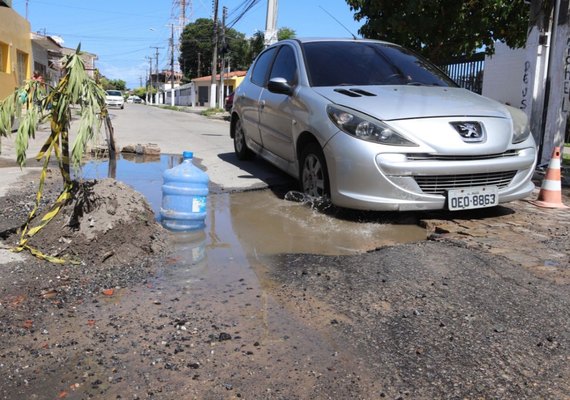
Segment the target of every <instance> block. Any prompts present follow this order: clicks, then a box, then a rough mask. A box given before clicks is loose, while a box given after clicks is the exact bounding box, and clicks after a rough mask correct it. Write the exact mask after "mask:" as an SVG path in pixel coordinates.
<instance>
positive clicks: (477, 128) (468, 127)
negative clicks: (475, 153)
mask: <svg viewBox="0 0 570 400" xmlns="http://www.w3.org/2000/svg"><path fill="white" fill-rule="evenodd" d="M450 124H451V126H453V127H454V128H455V130H456V131H457V133H459V136H461V139H463V141H464V142H468V143H480V142H483V141H484V140H485V131H484V130H483V126H482V125H481V124H480V123H479V122H475V121H465V122H450Z"/></svg>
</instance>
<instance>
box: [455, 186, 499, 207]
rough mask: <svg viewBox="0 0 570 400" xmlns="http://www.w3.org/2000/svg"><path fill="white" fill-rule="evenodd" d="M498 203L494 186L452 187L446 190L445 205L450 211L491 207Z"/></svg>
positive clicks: (497, 194) (497, 195)
mask: <svg viewBox="0 0 570 400" xmlns="http://www.w3.org/2000/svg"><path fill="white" fill-rule="evenodd" d="M498 204H499V189H498V188H497V187H496V186H479V187H470V188H465V189H453V190H449V191H448V192H447V206H448V208H449V209H450V210H451V211H457V210H470V209H473V208H484V207H493V206H496V205H498Z"/></svg>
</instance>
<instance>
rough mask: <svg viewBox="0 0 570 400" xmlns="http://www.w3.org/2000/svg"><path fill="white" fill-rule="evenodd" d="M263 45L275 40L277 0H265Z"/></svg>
mask: <svg viewBox="0 0 570 400" xmlns="http://www.w3.org/2000/svg"><path fill="white" fill-rule="evenodd" d="M264 37H265V47H267V46H269V45H271V44H273V43H275V42H277V0H267V16H266V18H265V35H264Z"/></svg>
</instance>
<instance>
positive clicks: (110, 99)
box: [105, 90, 125, 110]
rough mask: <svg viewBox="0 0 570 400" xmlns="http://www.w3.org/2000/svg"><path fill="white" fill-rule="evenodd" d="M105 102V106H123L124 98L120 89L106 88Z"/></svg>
mask: <svg viewBox="0 0 570 400" xmlns="http://www.w3.org/2000/svg"><path fill="white" fill-rule="evenodd" d="M105 93H106V96H105V104H106V105H107V107H118V108H120V109H121V110H122V109H123V108H125V99H124V97H123V94H122V93H121V91H120V90H106V91H105Z"/></svg>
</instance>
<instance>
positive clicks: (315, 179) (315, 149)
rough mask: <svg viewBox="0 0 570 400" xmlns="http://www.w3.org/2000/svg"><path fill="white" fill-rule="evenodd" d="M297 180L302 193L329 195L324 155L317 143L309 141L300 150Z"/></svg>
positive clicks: (319, 195)
mask: <svg viewBox="0 0 570 400" xmlns="http://www.w3.org/2000/svg"><path fill="white" fill-rule="evenodd" d="M300 160H301V164H300V168H299V181H300V182H301V190H302V191H303V193H305V194H307V195H309V196H312V197H330V184H329V172H328V169H327V162H326V160H325V155H324V154H323V151H322V149H321V146H319V145H318V144H317V143H309V144H308V145H306V146H305V147H304V148H303V151H302V152H301V159H300Z"/></svg>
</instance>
